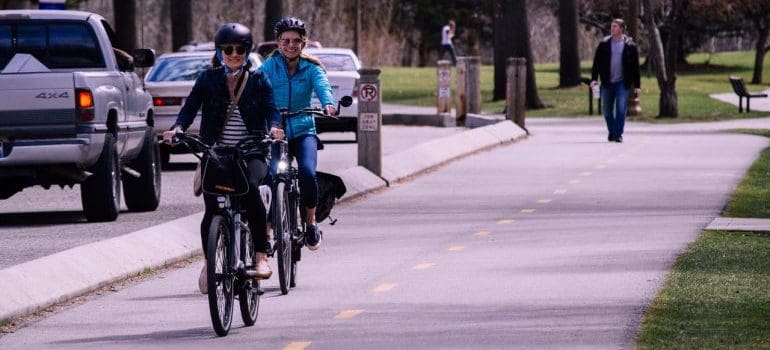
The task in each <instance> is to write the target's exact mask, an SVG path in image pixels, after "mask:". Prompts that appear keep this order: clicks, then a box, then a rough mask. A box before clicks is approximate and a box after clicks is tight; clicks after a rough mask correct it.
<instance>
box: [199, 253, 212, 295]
mask: <svg viewBox="0 0 770 350" xmlns="http://www.w3.org/2000/svg"><path fill="white" fill-rule="evenodd" d="M208 282H209V279H208V276H207V274H206V260H203V269H201V275H200V276H199V277H198V290H200V291H201V293H202V294H207V293H208V292H209V283H208Z"/></svg>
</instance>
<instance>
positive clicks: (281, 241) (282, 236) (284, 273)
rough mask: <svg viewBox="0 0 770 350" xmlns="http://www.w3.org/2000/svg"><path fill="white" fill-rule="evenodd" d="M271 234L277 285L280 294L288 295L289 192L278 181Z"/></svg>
mask: <svg viewBox="0 0 770 350" xmlns="http://www.w3.org/2000/svg"><path fill="white" fill-rule="evenodd" d="M272 220H273V234H274V235H275V247H276V250H277V251H278V254H277V260H278V283H279V284H280V286H281V294H288V293H289V288H290V286H289V284H290V283H291V263H292V259H291V250H292V249H291V226H290V225H289V190H288V188H286V183H285V182H283V181H278V182H277V183H276V186H275V193H273V218H272Z"/></svg>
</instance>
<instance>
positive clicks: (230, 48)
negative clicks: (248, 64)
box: [220, 45, 246, 55]
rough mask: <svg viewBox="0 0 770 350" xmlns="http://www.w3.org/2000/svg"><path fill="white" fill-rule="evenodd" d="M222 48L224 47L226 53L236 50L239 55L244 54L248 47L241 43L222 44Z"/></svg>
mask: <svg viewBox="0 0 770 350" xmlns="http://www.w3.org/2000/svg"><path fill="white" fill-rule="evenodd" d="M220 49H222V52H224V53H225V55H232V54H233V51H235V52H236V53H237V54H239V55H243V54H244V53H246V47H244V46H240V45H238V46H222V47H220Z"/></svg>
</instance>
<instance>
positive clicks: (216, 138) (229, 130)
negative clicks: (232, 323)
mask: <svg viewBox="0 0 770 350" xmlns="http://www.w3.org/2000/svg"><path fill="white" fill-rule="evenodd" d="M214 42H215V44H216V54H215V56H214V58H213V65H214V67H213V68H212V69H208V70H206V71H204V72H203V73H201V75H200V76H199V77H198V79H197V80H196V81H195V85H194V86H193V89H192V91H191V92H190V95H189V96H188V97H187V99H186V101H185V104H184V106H183V107H182V109H181V110H180V111H179V116H178V117H177V120H176V123H175V125H174V126H173V127H172V128H171V130H169V131H166V132H164V138H166V139H170V138H171V137H172V136H173V134H174V133H175V132H178V131H182V130H185V129H187V128H188V127H189V126H190V125H191V124H192V122H193V120H194V119H195V116H196V114H197V113H198V110H199V109H200V108H201V106H202V107H203V113H202V119H201V127H200V136H201V138H202V139H203V141H204V142H205V143H207V144H214V143H221V144H227V145H234V144H235V143H237V142H238V141H239V140H241V139H243V138H244V137H245V136H247V135H248V134H249V133H252V132H266V131H267V130H269V132H270V134H271V135H272V136H273V137H275V138H283V137H284V134H283V130H282V129H281V116H280V113H279V112H278V109H276V107H275V102H274V101H273V90H272V88H271V86H270V83H269V81H268V80H267V79H266V78H265V76H264V75H263V74H262V73H260V72H257V71H250V70H249V68H250V65H249V63H248V62H249V61H248V60H247V59H246V57H247V56H246V55H248V53H249V52H251V47H252V44H253V41H252V38H251V31H250V30H249V29H248V28H247V27H245V26H243V25H241V24H238V23H227V24H225V25H223V26H222V27H220V28H219V30H218V31H217V33H216V36H215V39H214ZM245 74H248V75H249V76H248V80H247V81H246V86H245V87H244V89H243V92H242V93H241V96H240V98H239V99H238V103H237V107H236V108H235V109H234V110H233V112H232V113H231V115H230V117H229V118H227V119H226V115H227V111H228V107H229V105H230V103H231V101H233V100H234V98H235V95H236V94H237V91H238V90H239V89H240V84H241V83H243V80H244V79H243V78H244V77H243V75H245ZM247 170H248V177H249V192H248V193H247V194H246V196H245V197H244V205H245V206H246V212H247V219H248V222H249V227H250V229H251V232H252V235H253V236H254V244H255V249H256V252H257V268H256V269H257V278H269V277H270V275H271V274H272V271H271V270H270V266H269V265H268V263H267V254H266V253H267V251H268V249H269V242H268V240H267V233H266V214H265V207H264V204H263V203H262V200H261V197H260V195H259V185H260V184H261V183H262V180H263V179H264V178H265V176H266V175H267V171H268V167H267V164H266V162H265V159H264V157H263V156H255V157H254V158H252V159H248V160H247ZM203 199H204V203H205V204H206V211H205V213H204V216H203V221H202V222H201V242H202V244H203V247H204V251H205V247H206V240H207V235H208V230H209V225H210V224H211V218H212V215H213V212H214V211H215V210H216V209H217V202H216V197H215V196H213V195H208V194H204V197H203ZM206 282H207V281H206V266H205V263H204V267H203V270H202V271H201V275H200V278H199V281H198V287H199V288H200V290H201V292H202V293H205V292H206V289H207V288H206V285H207V283H206Z"/></svg>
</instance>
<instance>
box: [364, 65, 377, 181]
mask: <svg viewBox="0 0 770 350" xmlns="http://www.w3.org/2000/svg"><path fill="white" fill-rule="evenodd" d="M358 73H359V74H360V75H361V79H359V85H358V165H359V166H362V167H364V168H366V169H368V170H369V171H371V172H372V173H374V174H376V175H377V176H380V175H382V138H381V131H382V112H381V109H380V108H381V105H382V93H381V91H380V70H379V69H376V68H362V69H359V70H358Z"/></svg>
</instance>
